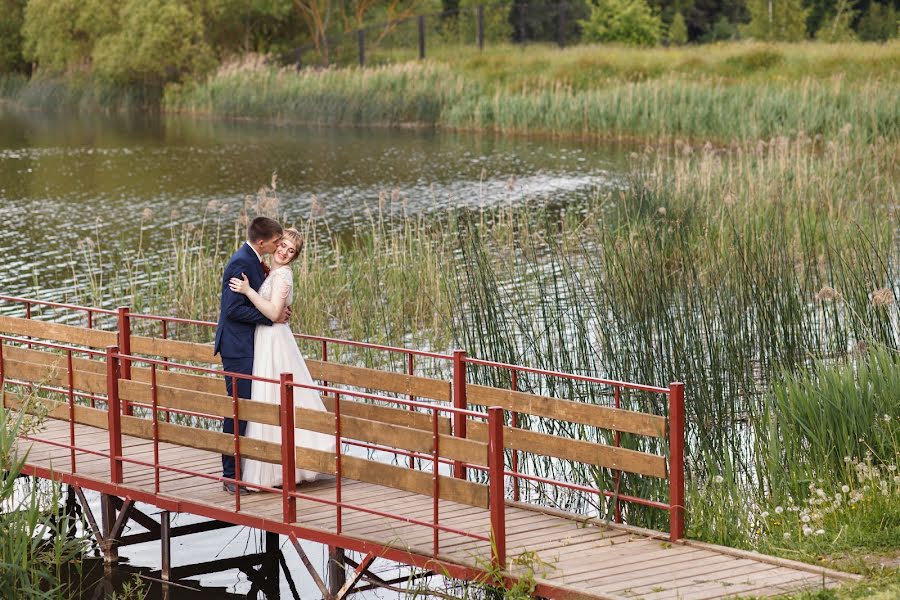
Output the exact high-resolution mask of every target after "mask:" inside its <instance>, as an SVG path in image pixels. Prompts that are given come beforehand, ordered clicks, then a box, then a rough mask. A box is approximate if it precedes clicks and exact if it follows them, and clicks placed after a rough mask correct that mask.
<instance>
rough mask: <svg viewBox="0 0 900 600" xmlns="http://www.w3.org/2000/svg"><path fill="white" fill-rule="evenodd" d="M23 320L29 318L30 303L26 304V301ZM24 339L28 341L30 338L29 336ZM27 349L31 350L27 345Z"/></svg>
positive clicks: (26, 302)
mask: <svg viewBox="0 0 900 600" xmlns="http://www.w3.org/2000/svg"><path fill="white" fill-rule="evenodd" d="M25 318H26V319H30V318H31V302H28V301H27V300H26V301H25ZM25 339H27V340H30V339H31V336H30V335H29V336H27V337H26V338H25ZM28 349H29V350H30V349H31V344H28Z"/></svg>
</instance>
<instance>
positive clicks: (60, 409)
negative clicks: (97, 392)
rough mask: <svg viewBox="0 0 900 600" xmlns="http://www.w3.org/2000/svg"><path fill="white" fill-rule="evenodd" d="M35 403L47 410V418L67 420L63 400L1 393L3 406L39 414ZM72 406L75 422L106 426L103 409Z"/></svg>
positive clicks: (66, 410)
mask: <svg viewBox="0 0 900 600" xmlns="http://www.w3.org/2000/svg"><path fill="white" fill-rule="evenodd" d="M37 404H40V405H41V406H43V408H44V410H46V411H47V412H46V416H47V417H48V418H51V419H58V420H60V421H66V422H68V420H69V405H68V404H67V403H65V402H57V401H56V400H50V399H49V398H38V397H36V396H27V397H26V396H25V395H23V394H17V393H15V392H5V393H4V394H3V406H4V407H5V408H10V409H13V410H22V409H23V408H28V407H30V408H31V410H29V411H28V412H29V413H31V414H40V412H39V411H37V410H35V407H36V405H37ZM74 408H75V410H74V412H75V422H76V423H81V424H82V425H90V426H91V427H98V428H100V429H106V428H107V425H108V423H109V421H108V417H107V415H106V411H105V410H100V409H97V408H90V407H88V406H81V405H78V404H76V405H75V407H74ZM76 441H77V438H76Z"/></svg>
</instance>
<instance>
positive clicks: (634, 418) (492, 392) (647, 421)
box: [466, 384, 666, 438]
mask: <svg viewBox="0 0 900 600" xmlns="http://www.w3.org/2000/svg"><path fill="white" fill-rule="evenodd" d="M466 399H467V400H468V403H469V405H470V406H471V405H473V404H474V405H481V406H499V407H501V408H504V409H506V410H511V411H516V412H518V413H525V414H529V415H535V416H538V417H545V418H549V419H558V420H560V421H569V422H572V423H580V424H582V425H589V426H591V427H599V428H601V429H612V430H615V431H622V432H626V433H636V434H639V435H649V436H653V437H660V438H661V437H665V436H666V418H665V417H659V416H656V415H650V414H647V413H641V412H636V411H630V410H623V409H620V408H610V407H607V406H597V405H595V404H584V403H582V402H572V401H571V400H560V399H558V398H550V397H547V396H537V395H535V394H529V393H527V392H514V391H512V390H505V389H500V388H493V387H488V386H483V385H473V384H468V385H467V386H466Z"/></svg>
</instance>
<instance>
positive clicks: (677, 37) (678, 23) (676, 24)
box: [669, 12, 688, 46]
mask: <svg viewBox="0 0 900 600" xmlns="http://www.w3.org/2000/svg"><path fill="white" fill-rule="evenodd" d="M687 41H688V31H687V25H686V24H685V22H684V16H682V14H681V13H680V12H677V13H675V16H674V17H672V23H671V24H670V25H669V43H670V44H673V45H676V46H682V45H684V44H687Z"/></svg>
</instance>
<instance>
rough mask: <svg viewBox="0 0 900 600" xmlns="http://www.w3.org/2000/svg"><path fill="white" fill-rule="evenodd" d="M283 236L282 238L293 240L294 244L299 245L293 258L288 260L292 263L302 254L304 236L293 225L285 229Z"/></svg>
mask: <svg viewBox="0 0 900 600" xmlns="http://www.w3.org/2000/svg"><path fill="white" fill-rule="evenodd" d="M281 237H282V239H288V240H291V241H292V242H294V246H296V247H297V251H296V252H294V256H293V257H292V258H291V260H290V262H288V264H291V263H292V262H294V261H295V260H296V259H297V257H298V256H300V252H301V251H302V250H303V236H302V235H300V232H299V231H297V230H296V229H294V228H293V227H288V228H287V229H285V230H284V234H283V235H282V236H281Z"/></svg>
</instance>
